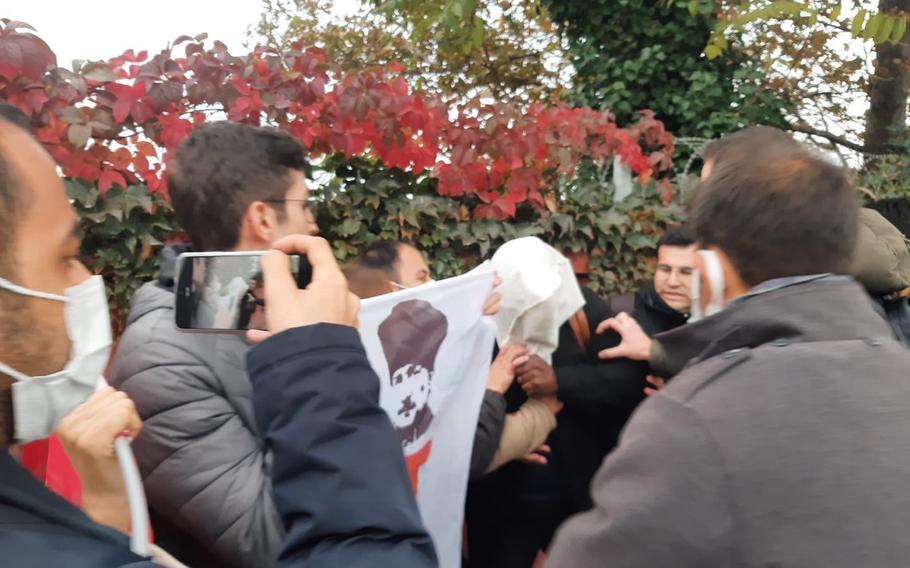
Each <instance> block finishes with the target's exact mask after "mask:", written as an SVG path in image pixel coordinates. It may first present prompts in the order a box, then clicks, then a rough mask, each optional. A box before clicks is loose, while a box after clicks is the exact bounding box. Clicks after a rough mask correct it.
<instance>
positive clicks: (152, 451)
mask: <svg viewBox="0 0 910 568" xmlns="http://www.w3.org/2000/svg"><path fill="white" fill-rule="evenodd" d="M162 268H163V271H162V272H163V277H162V279H163V282H153V283H148V284H146V285H144V286H143V287H142V288H140V289H139V290H138V291H137V292H136V295H135V298H134V300H133V305H132V309H131V310H130V314H129V320H128V327H127V329H126V332H125V333H124V334H123V337H122V339H121V341H120V344H119V346H118V348H117V353H116V355H115V358H114V361H113V364H112V367H111V369H110V372H109V381H110V383H111V384H112V385H113V386H115V387H117V388H119V389H122V390H124V391H125V392H126V393H127V394H129V396H130V397H131V398H132V399H133V401H134V402H135V403H136V407H137V409H138V410H139V414H140V416H141V417H142V420H143V421H144V423H145V425H144V427H143V429H142V433H141V434H140V436H139V437H138V438H137V439H136V441H135V442H134V444H133V448H134V451H135V453H136V458H137V460H138V462H139V468H140V470H141V472H142V477H143V479H144V481H145V490H146V492H147V495H148V500H149V508H150V509H151V512H152V515H153V525H154V528H155V537H156V541H157V542H158V543H159V544H161V545H162V548H165V550H168V551H169V552H171V553H172V554H174V555H175V556H177V557H178V558H179V559H180V560H182V561H183V562H185V563H187V564H188V565H190V566H192V567H193V568H204V567H206V566H219V567H221V566H238V567H256V568H259V567H265V566H271V565H272V564H273V563H274V561H275V559H276V558H277V556H278V553H279V551H280V550H281V544H282V541H283V539H284V530H283V528H282V524H281V519H280V518H279V516H278V513H277V511H276V509H275V505H274V503H273V500H272V490H271V483H270V481H269V475H268V463H267V455H266V452H265V451H264V449H263V446H262V442H261V440H260V438H259V436H258V434H257V429H256V422H255V418H254V415H253V408H252V401H251V395H252V387H251V384H250V380H249V377H248V376H247V372H246V354H247V351H248V346H247V345H246V343H245V342H244V341H243V339H241V338H240V337H237V336H228V335H198V334H186V333H181V332H179V331H177V330H176V328H175V327H174V294H173V290H172V289H171V288H170V287H169V285H172V283H173V280H172V276H171V274H172V273H173V272H172V266H170V265H169V264H165V265H164V266H163V267H162Z"/></svg>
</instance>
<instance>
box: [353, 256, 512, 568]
mask: <svg viewBox="0 0 910 568" xmlns="http://www.w3.org/2000/svg"><path fill="white" fill-rule="evenodd" d="M492 288H493V272H492V269H491V268H490V267H489V266H488V265H484V266H481V267H479V268H477V269H476V270H473V271H472V272H470V273H468V274H465V275H464V276H459V277H457V278H451V279H448V280H443V281H441V282H434V283H430V284H425V285H423V286H420V287H417V288H412V289H408V290H404V291H402V292H396V293H394V294H387V295H384V296H379V297H376V298H371V299H369V300H365V301H364V302H363V305H362V306H361V311H360V334H361V336H362V338H363V344H364V347H365V348H366V352H367V355H368V357H369V359H370V364H371V365H372V366H373V369H375V371H376V374H377V375H379V379H380V381H381V389H380V398H379V402H380V405H381V406H382V407H383V409H385V411H386V412H387V413H388V415H389V418H390V419H391V421H392V424H393V425H394V427H395V433H396V434H397V435H398V439H399V441H400V442H401V448H402V451H403V452H404V455H405V463H406V464H407V469H408V475H409V476H410V478H411V485H412V487H413V488H414V491H415V493H416V494H417V503H418V505H419V507H420V512H421V515H422V516H423V521H424V524H425V525H426V527H427V530H428V531H429V532H430V535H431V536H432V538H433V542H434V543H435V545H436V550H437V553H438V555H439V561H440V566H441V567H442V568H457V567H458V566H460V564H461V535H462V522H463V517H464V500H465V493H466V491H467V483H468V468H469V466H470V460H471V449H472V447H473V442H474V431H475V429H476V427H477V417H478V414H479V412H480V404H481V401H482V400H483V393H484V388H485V386H486V382H487V374H488V372H489V368H490V359H491V357H492V354H493V344H494V341H495V339H494V338H495V330H494V328H493V326H492V323H491V322H489V321H487V319H488V318H484V317H483V316H482V314H481V313H482V311H483V304H484V301H485V300H486V298H487V296H489V295H490V293H491V291H492Z"/></svg>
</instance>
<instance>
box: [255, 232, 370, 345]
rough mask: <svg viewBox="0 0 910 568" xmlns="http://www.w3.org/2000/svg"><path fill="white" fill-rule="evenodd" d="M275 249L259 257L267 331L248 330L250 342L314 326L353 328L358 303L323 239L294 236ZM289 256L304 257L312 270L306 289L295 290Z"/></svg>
mask: <svg viewBox="0 0 910 568" xmlns="http://www.w3.org/2000/svg"><path fill="white" fill-rule="evenodd" d="M274 249H275V250H272V251H270V252H268V253H266V254H265V255H263V257H262V274H263V280H264V287H265V317H266V321H267V322H268V327H269V330H268V331H267V332H264V331H261V330H251V331H250V332H249V333H248V334H247V337H248V339H249V340H250V341H251V342H253V343H258V342H260V341H263V340H264V339H266V338H267V337H269V336H271V335H276V334H279V333H281V332H283V331H286V330H288V329H293V328H295V327H303V326H305V325H313V324H317V323H334V324H338V325H347V326H351V327H356V325H357V313H358V311H359V310H360V300H359V299H358V298H357V296H355V295H354V294H352V293H351V292H350V291H349V290H348V281H347V280H346V279H345V277H344V274H343V273H342V272H341V269H340V268H339V267H338V263H337V262H336V261H335V256H334V255H333V254H332V249H331V248H329V244H328V242H326V240H325V239H322V238H319V237H309V236H304V235H293V236H290V237H286V238H284V239H281V240H280V241H278V242H277V243H275V245H274ZM289 254H300V255H304V256H306V257H307V259H308V260H309V261H310V265H311V266H312V267H313V279H312V281H311V282H310V284H309V286H307V287H306V289H305V290H301V289H299V288H298V287H297V283H296V282H295V281H294V277H293V276H292V275H291V260H290V258H289V257H288V255H289Z"/></svg>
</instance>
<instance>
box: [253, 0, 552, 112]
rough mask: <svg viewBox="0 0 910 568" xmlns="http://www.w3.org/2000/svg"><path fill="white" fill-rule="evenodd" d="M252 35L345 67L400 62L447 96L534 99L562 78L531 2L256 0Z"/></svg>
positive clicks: (414, 79)
mask: <svg viewBox="0 0 910 568" xmlns="http://www.w3.org/2000/svg"><path fill="white" fill-rule="evenodd" d="M263 4H264V7H263V13H262V16H261V18H260V21H259V23H258V25H257V26H256V29H255V31H254V35H255V37H256V39H257V40H262V41H264V42H265V43H267V44H269V45H271V46H273V47H277V48H279V49H287V48H289V47H290V46H291V45H292V44H293V43H294V42H303V43H304V44H306V45H314V46H318V47H320V48H322V49H324V50H325V52H326V58H327V60H328V61H329V62H330V64H332V65H337V66H338V67H339V68H341V69H344V70H346V71H350V70H355V69H366V68H369V67H373V66H377V65H379V66H385V65H389V64H395V63H398V64H401V65H402V66H403V67H404V69H403V74H404V75H405V76H406V77H407V78H408V81H409V83H410V84H411V85H413V86H414V87H416V88H417V89H420V90H424V91H427V92H429V93H432V94H433V95H436V96H440V97H442V98H443V99H444V100H446V101H447V102H462V101H467V100H472V99H474V98H477V97H492V98H494V99H496V100H497V101H499V102H504V101H508V100H511V99H515V100H521V101H523V102H531V101H544V100H547V99H549V98H550V96H551V95H552V94H553V93H554V92H556V91H558V90H559V87H560V85H561V84H562V83H564V82H565V80H566V79H567V78H568V76H569V63H568V60H567V58H566V56H565V49H564V47H563V45H562V44H561V41H560V38H559V35H558V34H557V33H555V31H554V30H553V28H552V23H551V22H550V19H549V16H548V15H547V13H546V10H544V9H543V8H542V6H541V5H540V0H522V1H521V2H514V1H512V0H448V1H444V2H426V1H423V0H388V1H380V0H375V1H374V0H361V1H360V8H359V9H358V10H357V11H356V12H354V13H350V14H345V15H340V14H338V12H337V11H334V10H333V9H332V7H331V5H330V4H329V3H326V2H322V1H320V0H265V1H264V2H263Z"/></svg>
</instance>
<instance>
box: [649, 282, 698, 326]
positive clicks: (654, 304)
mask: <svg viewBox="0 0 910 568" xmlns="http://www.w3.org/2000/svg"><path fill="white" fill-rule="evenodd" d="M638 297H639V298H640V299H641V301H642V302H644V304H645V305H646V306H648V308H650V309H651V310H654V311H655V312H659V313H661V314H664V315H665V316H669V317H671V318H674V319H679V320H680V323H679V325H682V324H684V323H686V320H687V319H688V317H689V316H688V314H684V313H681V312H679V311H677V310H675V309H673V308H671V307H670V305H669V304H667V302H665V301H664V299H663V298H661V297H660V294H658V293H657V289H656V288H655V287H654V282H647V283H645V284H644V285H643V286H642V287H641V288H640V289H639V290H638Z"/></svg>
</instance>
